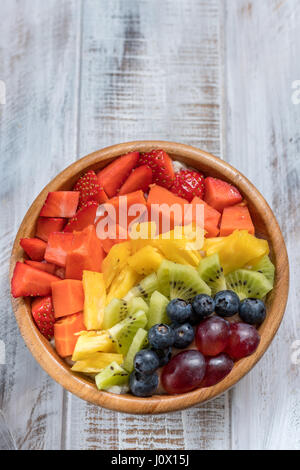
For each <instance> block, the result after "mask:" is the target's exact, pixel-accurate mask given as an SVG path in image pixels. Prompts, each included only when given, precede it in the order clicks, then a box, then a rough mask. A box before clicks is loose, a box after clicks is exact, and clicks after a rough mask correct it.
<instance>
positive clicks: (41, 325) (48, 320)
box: [31, 295, 55, 340]
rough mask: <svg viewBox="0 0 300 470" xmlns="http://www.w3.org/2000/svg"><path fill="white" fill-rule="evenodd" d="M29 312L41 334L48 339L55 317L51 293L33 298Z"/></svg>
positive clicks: (51, 336)
mask: <svg viewBox="0 0 300 470" xmlns="http://www.w3.org/2000/svg"><path fill="white" fill-rule="evenodd" d="M31 312H32V316H33V319H34V321H35V324H36V326H37V327H38V329H39V331H40V332H41V333H42V335H43V336H45V338H47V339H49V340H50V339H51V338H53V336H54V322H55V318H54V310H53V304H52V297H51V295H48V296H47V297H39V298H37V299H35V300H34V301H33V302H32V305H31Z"/></svg>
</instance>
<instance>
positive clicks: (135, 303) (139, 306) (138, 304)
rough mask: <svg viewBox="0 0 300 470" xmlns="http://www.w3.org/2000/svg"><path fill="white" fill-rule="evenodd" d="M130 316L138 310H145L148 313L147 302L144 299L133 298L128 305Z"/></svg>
mask: <svg viewBox="0 0 300 470" xmlns="http://www.w3.org/2000/svg"><path fill="white" fill-rule="evenodd" d="M127 306H128V315H133V314H134V313H135V312H137V311H138V310H143V312H145V313H146V315H147V313H148V310H149V305H148V304H147V303H146V302H145V300H144V299H143V298H142V297H132V299H131V300H129V302H128V304H127Z"/></svg>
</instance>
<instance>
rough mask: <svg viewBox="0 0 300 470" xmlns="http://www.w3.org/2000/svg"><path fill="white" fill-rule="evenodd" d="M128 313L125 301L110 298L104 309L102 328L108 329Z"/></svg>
mask: <svg viewBox="0 0 300 470" xmlns="http://www.w3.org/2000/svg"><path fill="white" fill-rule="evenodd" d="M127 314H128V307H127V302H125V300H123V299H112V300H111V301H110V302H109V304H108V305H106V307H105V309H104V317H103V324H102V328H103V329H104V330H108V329H109V328H111V327H112V326H114V325H115V324H116V323H119V322H120V321H122V320H124V318H126V316H127Z"/></svg>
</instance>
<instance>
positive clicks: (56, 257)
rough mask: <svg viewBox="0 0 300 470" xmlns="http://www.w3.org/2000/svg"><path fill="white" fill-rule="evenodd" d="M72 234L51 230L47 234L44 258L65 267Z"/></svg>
mask: <svg viewBox="0 0 300 470" xmlns="http://www.w3.org/2000/svg"><path fill="white" fill-rule="evenodd" d="M72 242H73V234H72V233H65V232H53V233H51V234H50V235H49V239H48V244H47V248H46V252H45V260H46V261H48V263H53V264H56V265H58V266H61V267H65V265H66V259H67V254H68V253H69V251H70V250H71V248H72Z"/></svg>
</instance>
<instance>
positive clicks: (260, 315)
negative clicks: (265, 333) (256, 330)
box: [239, 299, 266, 325]
mask: <svg viewBox="0 0 300 470" xmlns="http://www.w3.org/2000/svg"><path fill="white" fill-rule="evenodd" d="M239 314H240V317H241V319H242V320H243V321H244V322H246V323H250V325H255V324H260V323H262V322H263V321H264V319H265V318H266V307H265V304H264V302H263V301H262V300H259V299H245V300H243V301H242V302H241V303H240V308H239Z"/></svg>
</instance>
